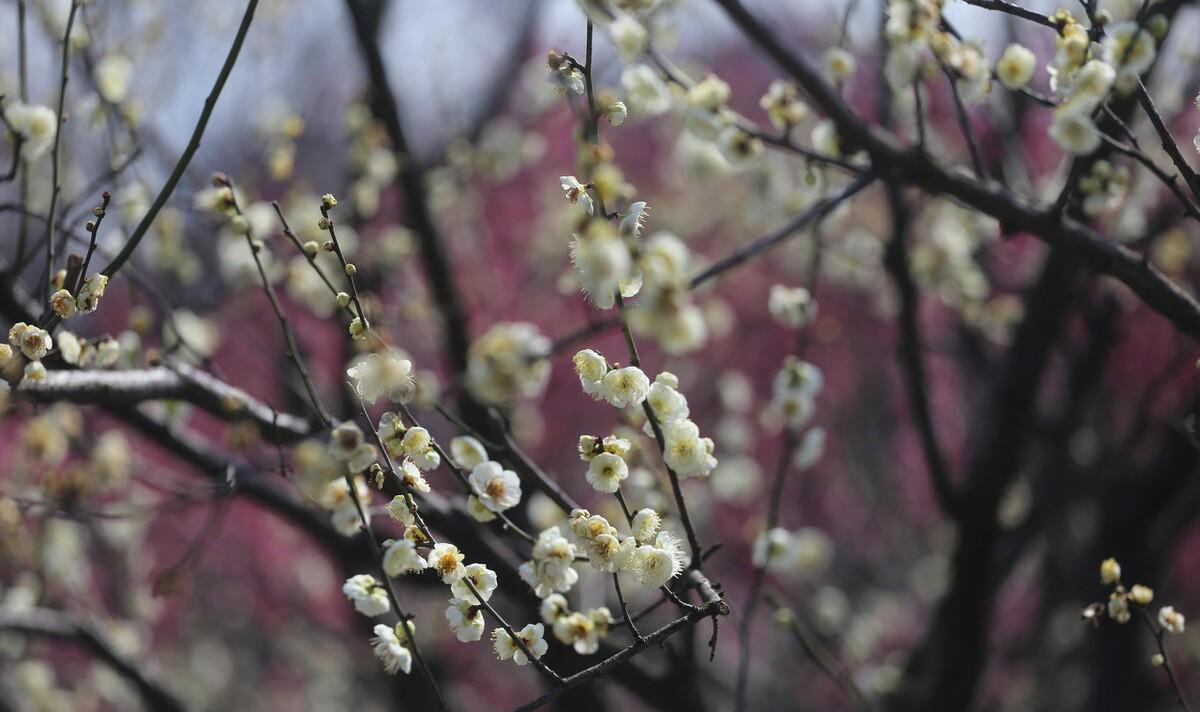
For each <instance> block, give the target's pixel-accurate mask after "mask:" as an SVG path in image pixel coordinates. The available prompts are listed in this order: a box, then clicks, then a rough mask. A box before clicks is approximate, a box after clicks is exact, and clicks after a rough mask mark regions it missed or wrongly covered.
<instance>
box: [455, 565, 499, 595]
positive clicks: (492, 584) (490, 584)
mask: <svg viewBox="0 0 1200 712" xmlns="http://www.w3.org/2000/svg"><path fill="white" fill-rule="evenodd" d="M468 581H469V582H470V583H471V586H474V587H475V591H472V590H471V589H470V588H469V587H468V586H467V582H468ZM495 590H496V572H494V571H492V570H491V569H489V568H488V567H486V566H484V565H483V564H467V566H466V567H465V568H464V569H463V575H462V576H461V577H460V578H459V579H458V580H457V581H455V582H454V583H452V584H450V593H451V594H453V596H454V597H455V598H457V599H459V600H460V601H469V602H471V603H478V601H479V599H478V598H476V597H475V593H476V592H478V593H479V598H482V599H483V600H485V601H486V600H488V599H489V598H491V597H492V592H493V591H495Z"/></svg>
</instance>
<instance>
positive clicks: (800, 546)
mask: <svg viewBox="0 0 1200 712" xmlns="http://www.w3.org/2000/svg"><path fill="white" fill-rule="evenodd" d="M832 560H833V540H831V539H830V538H829V535H828V534H826V533H825V532H823V531H821V530H820V529H816V528H814V527H804V528H802V529H799V530H797V531H790V530H788V529H783V528H781V527H775V528H774V529H769V530H767V531H765V532H763V533H761V534H759V535H758V538H756V539H755V540H754V552H753V561H754V566H755V567H756V568H765V569H767V570H768V571H771V572H772V573H775V574H782V575H788V576H799V577H801V578H804V579H813V578H816V577H817V576H820V575H821V574H823V573H825V570H826V569H828V568H829V563H830V561H832Z"/></svg>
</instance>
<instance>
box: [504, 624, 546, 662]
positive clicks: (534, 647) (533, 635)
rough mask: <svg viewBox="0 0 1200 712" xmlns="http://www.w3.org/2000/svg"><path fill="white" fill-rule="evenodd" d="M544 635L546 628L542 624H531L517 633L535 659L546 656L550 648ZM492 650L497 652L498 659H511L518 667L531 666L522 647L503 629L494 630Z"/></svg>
mask: <svg viewBox="0 0 1200 712" xmlns="http://www.w3.org/2000/svg"><path fill="white" fill-rule="evenodd" d="M544 635H545V627H544V626H543V625H542V624H541V623H530V624H528V625H526V626H525V627H524V628H522V629H521V630H519V631H517V637H518V638H520V640H521V643H523V644H524V647H525V650H528V651H529V653H530V654H531V655H533V657H535V658H540V657H542V656H543V655H545V654H546V651H547V650H548V649H549V647H550V646H548V645H547V644H546V639H545V637H544ZM492 650H493V651H495V653H496V657H497V658H499V659H501V660H508V659H510V658H511V659H512V661H513V662H514V663H516V664H517V665H528V664H529V658H528V657H527V656H526V655H525V652H524V651H523V650H521V646H519V645H518V644H517V642H516V641H515V640H513V638H512V636H510V635H509V634H508V631H506V630H504V629H502V628H495V629H493V630H492Z"/></svg>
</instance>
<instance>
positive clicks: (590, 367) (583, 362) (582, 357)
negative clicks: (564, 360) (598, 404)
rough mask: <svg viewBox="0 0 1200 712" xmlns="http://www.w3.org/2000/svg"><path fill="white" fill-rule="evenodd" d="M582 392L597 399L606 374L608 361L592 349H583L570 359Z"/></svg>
mask: <svg viewBox="0 0 1200 712" xmlns="http://www.w3.org/2000/svg"><path fill="white" fill-rule="evenodd" d="M571 362H572V363H573V364H574V365H575V373H576V374H578V376H579V384H580V386H582V387H583V392H584V393H587V394H588V395H590V396H592V397H593V398H596V399H599V398H600V397H601V395H600V391H601V388H602V387H603V381H604V376H605V375H606V374H607V373H608V360H607V359H605V358H604V357H603V356H601V355H600V354H599V353H598V352H596V351H593V350H592V349H583V350H582V351H578V352H576V353H575V356H574V357H573V358H572V359H571Z"/></svg>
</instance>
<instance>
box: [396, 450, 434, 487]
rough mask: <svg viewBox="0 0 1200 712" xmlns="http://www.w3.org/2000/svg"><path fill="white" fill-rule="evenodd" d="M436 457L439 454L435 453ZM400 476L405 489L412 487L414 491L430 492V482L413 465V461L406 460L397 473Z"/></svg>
mask: <svg viewBox="0 0 1200 712" xmlns="http://www.w3.org/2000/svg"><path fill="white" fill-rule="evenodd" d="M434 454H435V455H436V454H437V453H434ZM396 474H397V475H399V476H400V480H401V481H402V482H403V483H404V486H405V487H410V488H412V489H413V490H415V491H417V492H421V493H426V492H429V491H430V487H429V482H428V481H426V479H425V476H424V475H422V474H421V470H420V469H419V468H418V467H417V466H416V465H414V464H413V463H412V461H411V460H405V461H404V462H401V463H400V471H399V472H397V473H396Z"/></svg>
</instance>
